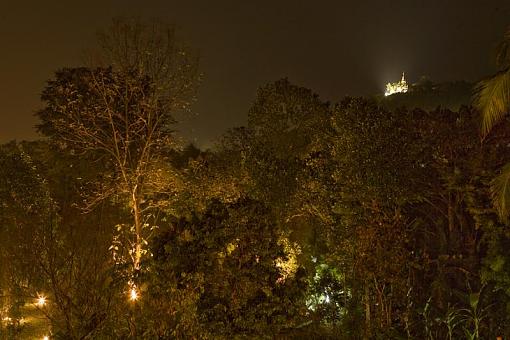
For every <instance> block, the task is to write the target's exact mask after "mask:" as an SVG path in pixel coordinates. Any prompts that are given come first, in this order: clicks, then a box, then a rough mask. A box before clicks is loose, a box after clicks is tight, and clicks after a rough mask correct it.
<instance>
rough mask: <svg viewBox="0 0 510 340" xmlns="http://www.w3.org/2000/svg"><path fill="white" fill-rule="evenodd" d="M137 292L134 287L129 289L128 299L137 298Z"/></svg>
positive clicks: (134, 299)
mask: <svg viewBox="0 0 510 340" xmlns="http://www.w3.org/2000/svg"><path fill="white" fill-rule="evenodd" d="M138 297H139V296H138V292H137V291H136V287H134V286H133V287H132V288H131V290H130V291H129V299H130V300H131V301H136V300H138Z"/></svg>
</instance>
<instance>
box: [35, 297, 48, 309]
mask: <svg viewBox="0 0 510 340" xmlns="http://www.w3.org/2000/svg"><path fill="white" fill-rule="evenodd" d="M36 305H37V306H38V307H44V306H45V305H46V297H45V296H44V295H39V297H38V298H37V303H36Z"/></svg>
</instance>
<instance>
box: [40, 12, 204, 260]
mask: <svg viewBox="0 0 510 340" xmlns="http://www.w3.org/2000/svg"><path fill="white" fill-rule="evenodd" d="M99 46H100V48H99V50H98V52H99V53H98V54H97V55H96V57H97V58H96V65H95V66H93V67H88V68H77V69H64V70H62V71H59V72H57V73H56V77H55V79H53V80H51V81H49V82H48V85H47V87H46V89H45V90H44V91H43V94H42V99H43V101H44V102H45V104H46V107H45V108H44V109H43V110H41V111H39V112H38V116H39V117H40V118H41V120H42V124H40V125H39V130H40V131H41V132H42V133H43V134H45V135H47V136H49V137H50V138H52V139H53V140H54V141H56V142H58V144H59V145H60V146H62V147H64V148H67V149H69V150H71V152H75V153H90V154H95V155H96V156H97V159H101V160H102V162H103V164H106V166H107V167H108V168H109V170H110V171H109V172H107V174H106V175H105V176H104V177H103V178H102V180H101V181H100V183H98V185H97V186H96V189H97V190H95V192H94V194H92V195H88V196H89V197H88V199H87V201H86V203H87V207H92V206H93V205H94V204H95V203H97V202H99V201H101V200H103V199H106V198H107V197H110V196H112V195H115V196H116V197H118V198H121V199H124V200H125V201H126V203H127V204H128V205H129V207H130V209H131V212H132V217H133V231H134V242H133V244H134V251H133V253H132V258H133V263H134V267H135V269H139V268H140V259H141V256H142V242H143V237H142V229H143V226H144V224H145V223H146V221H147V215H146V214H145V213H146V212H147V209H149V208H150V206H151V205H150V199H149V197H148V195H149V194H151V193H152V194H153V193H155V192H158V191H161V190H164V189H162V188H163V186H164V185H163V183H168V182H169V179H172V178H173V176H172V173H171V170H168V169H167V168H165V169H166V171H165V170H163V168H162V164H164V163H165V155H166V154H167V151H168V150H169V149H171V148H172V147H174V146H175V138H174V135H173V134H172V125H173V123H175V121H174V118H173V116H174V115H175V113H177V112H182V111H186V110H189V108H190V105H191V103H192V101H193V100H194V98H195V91H196V88H197V85H198V83H199V81H200V74H199V72H198V70H197V65H198V60H197V58H196V57H195V56H194V55H193V54H192V53H191V52H190V51H189V50H188V49H186V48H184V47H183V46H181V45H179V44H178V43H177V42H176V39H175V34H174V30H173V28H172V27H170V26H167V25H163V24H161V23H157V22H151V23H144V22H142V21H140V20H124V19H119V20H114V22H113V24H112V26H111V27H109V28H108V29H107V30H105V31H103V32H101V33H100V35H99ZM169 175H170V176H169ZM165 177H166V178H165ZM163 178H165V180H164V181H163ZM165 190H166V189H165Z"/></svg>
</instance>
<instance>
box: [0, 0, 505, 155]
mask: <svg viewBox="0 0 510 340" xmlns="http://www.w3.org/2000/svg"><path fill="white" fill-rule="evenodd" d="M116 16H141V17H142V18H154V17H156V18H159V19H162V20H163V21H166V22H169V23H174V24H176V25H177V27H178V35H179V36H180V37H181V39H182V40H184V41H186V42H187V43H188V44H189V45H191V46H193V47H195V48H197V49H198V50H199V51H200V54H201V71H202V72H203V73H204V82H203V84H202V86H201V88H200V91H199V95H198V102H197V104H196V105H195V106H194V112H195V114H194V115H193V116H190V117H188V118H187V120H186V122H185V123H183V124H182V125H181V130H182V133H183V134H184V135H186V136H188V137H189V138H191V139H194V140H195V141H196V142H197V143H198V144H199V145H201V146H208V145H209V144H210V141H211V140H212V139H214V137H217V136H218V135H219V134H221V133H222V132H223V131H224V130H225V129H226V128H228V127H232V126H236V125H241V124H243V123H244V122H245V120H246V114H247V111H248V109H249V107H250V104H251V102H252V101H253V99H254V96H255V92H256V89H257V87H258V86H261V85H263V84H264V83H267V82H270V81H274V80H277V79H279V78H282V77H288V78H289V80H290V81H291V82H293V83H295V84H298V85H301V86H305V87H308V88H311V89H313V90H314V91H315V92H317V93H319V94H320V95H321V97H322V98H323V99H325V100H331V101H336V100H338V99H340V98H341V97H343V96H344V95H346V94H350V95H365V94H374V93H378V92H382V91H383V89H384V84H385V83H386V82H388V81H395V80H398V79H399V78H400V74H401V72H402V71H405V72H406V74H407V75H408V79H409V81H411V82H413V81H417V80H418V79H419V77H420V76H422V75H428V76H429V77H430V78H431V79H432V80H433V81H448V80H461V79H464V80H471V81H473V80H478V79H480V78H481V77H483V76H485V75H488V74H490V73H491V72H494V70H495V65H494V62H493V59H494V49H495V47H496V46H497V43H498V42H499V41H500V40H501V38H502V36H503V33H504V31H505V28H506V27H507V26H508V25H510V2H509V1H508V0H494V1H491V0H486V1H482V0H477V1H470V0H436V1H432V0H429V1H421V0H402V1H400V0H399V1H391V0H386V1H383V0H374V1H367V0H365V1H364V0H357V1H346V0H336V1H319V0H316V1H311V0H310V1H299V0H294V1H287V0H285V1H284V0H279V1H277V0H272V1H266V0H258V1H248V0H237V1H221V0H216V1H212V0H204V1H191V0H190V1H185V0H181V1H172V0H161V1H151V0H144V1H142V0H139V1H132V0H116V1H108V0H88V1H54V0H53V1H52V0H47V1H8V0H3V1H2V2H1V4H0V41H1V46H2V54H1V58H0V75H1V79H2V82H1V84H0V103H1V109H0V110H1V111H0V142H5V141H8V140H11V139H17V140H21V139H33V138H36V137H37V135H36V132H35V130H34V125H35V124H36V123H37V121H36V119H35V117H34V116H33V113H34V111H35V110H37V109H38V108H40V107H41V105H42V104H41V102H40V101H39V94H40V92H41V91H42V89H43V87H44V85H45V81H46V80H48V79H49V78H51V77H52V74H53V72H54V71H55V70H57V69H59V68H62V67H68V66H78V65H81V64H82V57H81V56H82V53H83V50H84V49H86V48H89V47H91V46H93V45H94V42H95V33H96V32H97V30H98V29H101V28H103V27H105V26H107V25H109V23H110V21H111V18H112V17H116Z"/></svg>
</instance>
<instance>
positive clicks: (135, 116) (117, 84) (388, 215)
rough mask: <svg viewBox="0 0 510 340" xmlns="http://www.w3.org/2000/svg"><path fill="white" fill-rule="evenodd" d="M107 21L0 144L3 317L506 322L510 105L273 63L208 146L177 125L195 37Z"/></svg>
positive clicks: (449, 325) (189, 88) (116, 326)
mask: <svg viewBox="0 0 510 340" xmlns="http://www.w3.org/2000/svg"><path fill="white" fill-rule="evenodd" d="M100 41H101V44H100V46H101V49H100V51H101V54H100V55H101V57H100V61H99V62H97V63H96V64H95V65H94V66H90V67H89V66H87V67H82V68H75V69H63V70H60V71H58V72H56V73H55V75H54V77H53V78H52V79H51V80H50V81H49V82H48V84H47V85H46V87H45V90H44V91H43V95H42V100H43V105H44V106H43V108H42V109H41V110H40V111H39V112H38V113H37V116H38V117H39V118H40V125H39V131H40V132H41V135H42V138H41V139H40V140H38V141H32V142H19V143H16V142H11V143H7V144H4V145H2V146H0V228H1V229H0V230H1V235H2V236H1V238H0V317H1V320H0V338H6V339H10V338H14V339H16V338H27V337H30V336H29V335H28V334H31V335H32V336H38V337H42V336H43V335H48V336H50V337H51V338H55V339H131V338H132V339H134V338H140V339H173V338H177V339H238V338H239V339H241V338H261V339H263V338H277V339H293V338H298V339H299V338H320V339H328V338H331V339H464V338H466V339H496V337H497V336H501V337H503V338H509V337H510V313H509V309H508V308H509V306H510V253H509V251H508V247H509V246H510V229H509V228H508V220H507V219H506V218H505V215H504V214H502V213H501V209H499V211H500V213H499V214H498V209H496V208H494V205H493V199H494V178H499V179H501V176H499V177H498V175H500V173H501V169H502V166H504V165H505V164H506V163H507V162H509V161H510V149H509V146H510V128H509V126H508V125H507V124H500V125H498V126H495V127H494V128H493V129H492V130H491V132H490V134H487V135H485V138H484V139H483V141H482V142H481V141H480V117H481V115H480V111H479V110H477V109H475V108H473V107H471V106H462V107H460V108H459V109H458V110H450V109H443V108H441V107H438V108H437V109H430V110H429V109H428V108H427V110H424V109H422V108H413V109H406V108H405V107H400V108H393V107H386V106H387V105H381V103H380V102H378V101H376V100H375V99H367V98H353V97H347V98H343V99H341V100H340V101H339V102H338V103H334V104H331V103H326V102H323V101H321V99H320V98H319V96H318V95H317V94H315V93H314V92H313V91H311V90H309V89H306V88H302V87H299V86H296V85H294V84H292V83H291V82H289V81H288V80H287V79H282V80H278V81H275V82H273V83H269V84H266V85H264V86H262V87H260V88H259V90H258V93H257V96H256V98H255V100H254V102H253V105H252V106H251V108H250V109H249V114H248V123H247V125H246V126H244V127H239V128H235V129H232V130H230V131H228V132H227V133H226V134H225V135H224V136H222V137H221V139H220V140H219V141H218V142H217V144H216V146H215V147H214V148H213V149H211V150H200V149H198V148H196V147H195V146H193V145H183V144H182V143H179V140H178V139H177V138H176V137H175V134H174V132H173V126H174V123H175V121H174V119H173V118H172V113H175V112H178V111H179V112H180V111H186V110H188V109H189V107H190V105H191V103H192V102H193V100H194V96H195V90H196V88H197V86H198V84H199V82H200V78H201V76H200V74H199V72H198V71H197V59H196V58H195V57H194V54H193V52H192V51H189V50H187V49H185V48H184V47H181V46H179V45H178V44H177V43H176V42H175V41H174V40H173V35H172V31H171V30H169V29H168V28H167V27H163V26H160V25H148V26H144V25H142V24H141V23H140V22H132V21H117V22H115V23H114V25H113V26H112V27H111V28H110V29H109V30H107V31H105V32H104V33H103V34H102V35H101V36H100ZM149 51H150V52H151V53H148V52H149ZM154 51H157V53H155V52H154ZM410 106H411V105H407V107H410ZM491 185H492V186H491ZM500 203H501V202H500ZM501 204H503V205H504V204H505V202H503V203H501ZM501 204H500V206H499V207H501ZM496 207H498V206H496ZM41 298H45V299H46V300H45V301H44V302H41Z"/></svg>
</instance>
